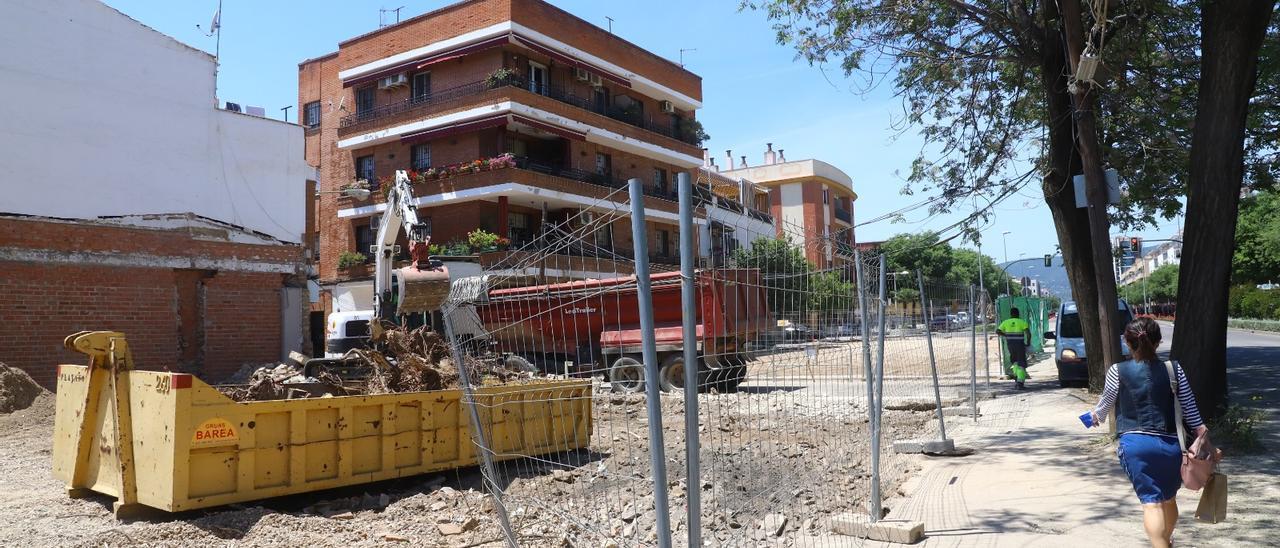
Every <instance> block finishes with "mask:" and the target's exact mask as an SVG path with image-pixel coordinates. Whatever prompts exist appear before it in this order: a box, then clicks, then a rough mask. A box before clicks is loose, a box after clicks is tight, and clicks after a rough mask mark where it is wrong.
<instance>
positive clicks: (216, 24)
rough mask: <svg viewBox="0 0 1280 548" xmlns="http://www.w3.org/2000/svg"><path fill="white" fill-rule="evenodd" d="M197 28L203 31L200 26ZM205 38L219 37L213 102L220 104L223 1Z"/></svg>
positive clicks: (214, 47) (216, 40)
mask: <svg viewBox="0 0 1280 548" xmlns="http://www.w3.org/2000/svg"><path fill="white" fill-rule="evenodd" d="M196 28H197V29H199V30H201V31H203V30H204V29H203V28H201V27H200V25H196ZM204 35H205V36H215V35H216V36H217V38H216V39H214V41H213V101H214V103H215V104H216V103H217V102H218V66H219V65H221V64H222V0H218V11H215V12H213V20H211V21H209V31H208V32H205V34H204Z"/></svg>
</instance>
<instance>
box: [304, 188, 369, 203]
mask: <svg viewBox="0 0 1280 548" xmlns="http://www.w3.org/2000/svg"><path fill="white" fill-rule="evenodd" d="M321 194H341V195H343V196H348V197H351V198H355V199H357V200H368V199H369V195H370V194H372V192H371V191H370V190H369V189H367V188H359V187H351V188H344V189H342V190H319V191H316V197H317V198H319V197H320V195H321Z"/></svg>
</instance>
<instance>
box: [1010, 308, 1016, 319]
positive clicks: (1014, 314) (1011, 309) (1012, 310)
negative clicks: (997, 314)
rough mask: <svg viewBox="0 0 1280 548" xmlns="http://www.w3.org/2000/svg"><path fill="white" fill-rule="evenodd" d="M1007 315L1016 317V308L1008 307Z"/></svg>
mask: <svg viewBox="0 0 1280 548" xmlns="http://www.w3.org/2000/svg"><path fill="white" fill-rule="evenodd" d="M1009 317H1010V318H1017V317H1018V309H1017V308H1010V309H1009Z"/></svg>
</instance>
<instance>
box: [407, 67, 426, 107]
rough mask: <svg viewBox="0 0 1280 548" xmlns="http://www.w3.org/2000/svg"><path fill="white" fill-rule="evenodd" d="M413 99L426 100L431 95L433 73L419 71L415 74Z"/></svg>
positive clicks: (417, 100) (415, 100)
mask: <svg viewBox="0 0 1280 548" xmlns="http://www.w3.org/2000/svg"><path fill="white" fill-rule="evenodd" d="M412 89H413V95H412V96H411V97H413V101H414V102H415V103H416V102H419V101H425V100H427V99H429V98H430V97H431V73H430V72H419V73H417V74H415V75H413V86H412Z"/></svg>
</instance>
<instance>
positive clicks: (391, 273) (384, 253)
mask: <svg viewBox="0 0 1280 548" xmlns="http://www.w3.org/2000/svg"><path fill="white" fill-rule="evenodd" d="M413 200H414V196H413V186H412V185H411V184H410V183H409V175H408V174H407V173H405V171H404V170H399V171H396V177H395V181H394V182H393V183H392V186H391V188H390V189H389V190H388V192H387V202H386V204H387V210H386V212H385V213H384V214H383V215H382V222H381V224H379V225H378V237H377V241H376V242H375V243H374V244H373V246H371V247H370V249H369V252H370V254H372V255H373V256H374V267H375V268H374V278H373V279H374V296H373V311H374V318H375V320H378V321H375V322H374V323H375V324H376V323H380V321H388V322H394V321H395V318H396V316H398V315H401V314H411V313H418V312H430V311H434V310H438V309H439V308H440V305H441V303H443V302H444V300H445V298H446V297H448V295H449V271H448V269H446V268H445V267H444V265H443V264H442V263H440V262H439V261H433V260H431V259H430V257H429V256H428V255H429V253H428V251H427V250H428V247H429V245H430V243H431V234H430V227H428V226H427V225H426V224H423V223H422V222H420V221H419V220H418V209H417V206H415V205H414V203H413ZM401 230H404V231H405V233H406V234H407V235H408V236H409V255H410V257H412V258H413V264H411V265H409V266H406V267H404V268H400V269H396V268H395V264H394V263H395V257H396V255H397V254H399V251H400V246H398V245H396V239H397V238H398V237H399V235H400V231H401ZM375 329H376V328H375Z"/></svg>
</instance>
